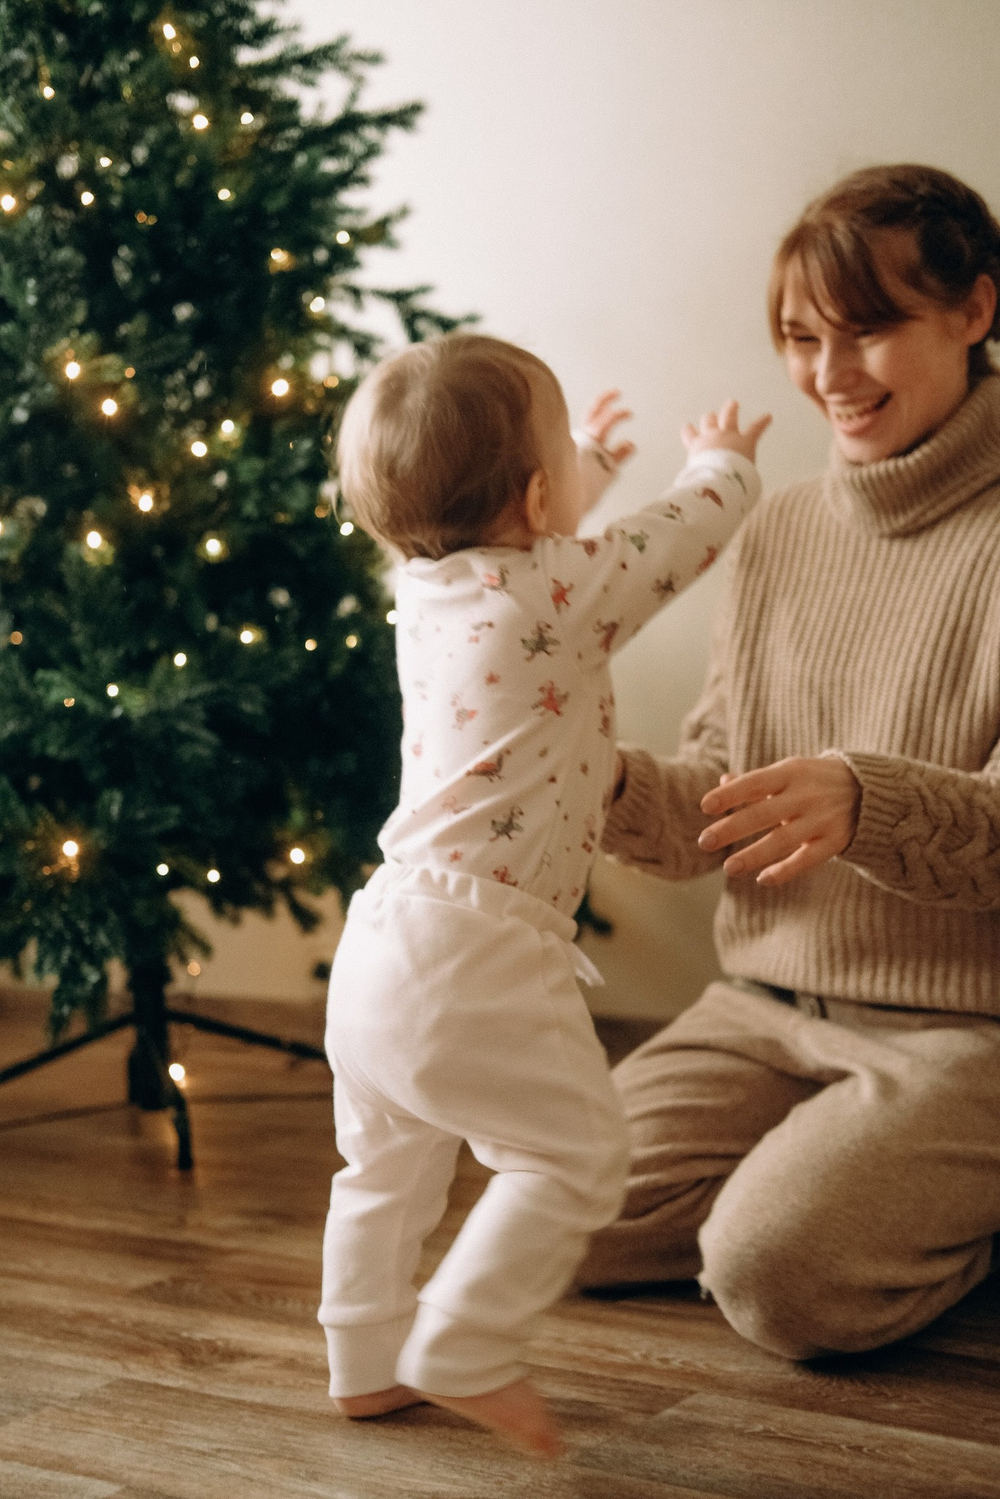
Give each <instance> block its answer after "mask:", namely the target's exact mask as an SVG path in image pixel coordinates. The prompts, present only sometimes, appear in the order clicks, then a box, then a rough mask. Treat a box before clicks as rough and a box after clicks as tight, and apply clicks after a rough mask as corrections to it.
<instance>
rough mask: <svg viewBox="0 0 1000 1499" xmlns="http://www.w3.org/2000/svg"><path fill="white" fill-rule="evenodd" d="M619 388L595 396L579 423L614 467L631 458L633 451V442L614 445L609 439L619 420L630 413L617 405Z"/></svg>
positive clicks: (627, 417) (626, 417)
mask: <svg viewBox="0 0 1000 1499" xmlns="http://www.w3.org/2000/svg"><path fill="white" fill-rule="evenodd" d="M620 396H621V391H620V390H606V391H604V392H603V393H602V394H601V395H599V396H598V397H597V400H596V401H595V402H594V404H593V405H592V406H591V408H590V410H589V411H588V412H587V415H586V416H585V417H584V419H583V422H582V423H581V431H583V432H585V433H586V435H587V436H588V437H589V438H590V440H591V442H593V443H596V444H597V446H598V447H599V448H600V449H601V450H602V451H603V452H604V453H606V454H607V455H608V457H609V458H610V459H611V460H612V461H613V463H614V464H615V466H616V467H618V466H619V465H620V464H622V463H624V462H625V460H626V459H627V458H631V456H632V454H633V453H634V452H635V443H634V442H619V443H617V444H616V445H615V446H614V447H612V446H611V440H612V436H613V433H614V429H615V427H617V426H618V423H619V422H624V421H627V420H628V419H629V417H630V416H631V415H632V413H631V411H626V410H624V409H623V408H622V407H621V406H619V405H618V400H619V397H620Z"/></svg>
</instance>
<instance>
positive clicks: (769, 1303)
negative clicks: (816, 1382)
mask: <svg viewBox="0 0 1000 1499" xmlns="http://www.w3.org/2000/svg"><path fill="white" fill-rule="evenodd" d="M726 1207H727V1204H726V1202H725V1200H724V1198H723V1199H722V1200H721V1201H719V1202H717V1203H716V1206H715V1208H714V1209H713V1211H712V1213H710V1214H709V1217H708V1218H707V1220H706V1221H705V1223H704V1224H703V1225H702V1229H701V1233H700V1234H699V1240H698V1242H699V1247H700V1249H701V1256H702V1272H701V1275H700V1276H699V1280H700V1282H701V1285H702V1286H703V1288H704V1289H705V1290H707V1291H709V1292H710V1293H711V1295H712V1297H713V1299H714V1300H715V1302H716V1304H717V1305H718V1307H719V1308H720V1310H721V1311H722V1313H723V1315H724V1316H725V1318H726V1320H727V1321H728V1322H729V1323H730V1325H731V1326H732V1327H733V1328H735V1330H736V1331H737V1332H738V1333H740V1334H741V1336H742V1337H745V1338H746V1339H747V1340H748V1341H749V1342H751V1343H755V1344H756V1345H757V1346H758V1347H760V1348H766V1349H767V1350H768V1351H769V1352H771V1353H777V1354H780V1355H781V1356H782V1357H783V1358H788V1359H795V1360H803V1359H810V1358H817V1357H819V1356H821V1355H824V1354H834V1353H860V1352H863V1351H865V1350H867V1349H871V1348H878V1347H881V1346H882V1345H883V1344H885V1343H889V1342H892V1341H894V1339H895V1338H896V1337H899V1336H902V1333H901V1332H899V1331H896V1330H895V1327H896V1323H897V1321H898V1318H899V1317H900V1315H904V1316H905V1311H904V1307H903V1306H902V1304H901V1298H899V1297H898V1296H897V1295H895V1294H894V1293H893V1292H892V1291H890V1290H889V1289H888V1288H886V1289H885V1290H883V1291H880V1290H879V1289H877V1276H876V1277H874V1280H875V1284H871V1283H869V1282H870V1281H871V1279H872V1277H868V1276H866V1275H865V1274H864V1273H863V1271H860V1273H859V1270H860V1267H859V1265H858V1264H856V1263H854V1262H853V1261H852V1257H851V1254H850V1249H849V1246H845V1245H844V1244H841V1243H840V1242H839V1241H838V1239H837V1235H836V1234H835V1233H833V1232H832V1225H831V1224H828V1225H827V1226H826V1231H824V1230H823V1229H822V1228H821V1227H820V1226H819V1225H817V1224H816V1223H813V1222H811V1221H810V1222H807V1221H806V1220H805V1218H796V1216H795V1215H793V1214H784V1215H779V1214H777V1213H776V1214H773V1215H769V1214H768V1213H767V1209H766V1205H765V1204H759V1205H758V1207H759V1209H760V1211H758V1212H756V1213H753V1214H747V1213H746V1212H745V1211H744V1213H743V1214H742V1215H739V1216H737V1215H732V1214H730V1213H728V1212H727V1211H726ZM861 1253H862V1257H863V1251H861ZM902 1299H903V1300H905V1298H902Z"/></svg>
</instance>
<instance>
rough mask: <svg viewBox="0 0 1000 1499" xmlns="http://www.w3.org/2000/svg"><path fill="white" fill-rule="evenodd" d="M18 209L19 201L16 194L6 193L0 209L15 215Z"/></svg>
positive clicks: (0, 203) (0, 199)
mask: <svg viewBox="0 0 1000 1499" xmlns="http://www.w3.org/2000/svg"><path fill="white" fill-rule="evenodd" d="M16 207H17V199H16V198H15V197H14V194H13V193H4V195H3V197H2V198H0V208H2V209H3V211H4V213H13V212H14V209H15V208H16Z"/></svg>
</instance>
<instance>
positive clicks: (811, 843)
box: [581, 166, 1000, 1358]
mask: <svg viewBox="0 0 1000 1499" xmlns="http://www.w3.org/2000/svg"><path fill="white" fill-rule="evenodd" d="M998 287H1000V226H998V225H997V222H996V220H995V219H994V218H993V217H992V215H991V214H990V212H989V210H988V209H987V207H986V205H985V204H984V203H983V201H982V199H980V198H979V197H978V196H977V195H976V194H975V193H973V192H972V191H971V190H970V189H969V188H967V187H965V186H964V185H963V184H962V183H960V182H958V181H956V180H955V179H954V178H953V177H950V176H949V175H948V174H946V173H944V172H939V171H936V170H933V169H931V168H926V167H914V166H901V167H883V168H874V169H871V170H868V171H863V172H859V173H856V174H854V175H853V176H851V177H849V178H847V179H846V180H845V181H844V182H842V183H840V184H838V185H837V186H836V187H835V188H833V189H832V190H831V191H830V192H829V193H827V194H825V195H824V196H823V197H822V198H820V199H819V200H817V201H816V202H815V203H813V204H812V205H810V207H809V208H808V209H807V210H806V212H805V214H804V215H803V218H802V219H801V220H800V222H799V223H798V224H797V225H796V226H795V228H794V229H793V230H792V231H791V233H790V234H789V235H788V236H787V237H786V239H785V241H784V242H783V244H782V246H781V248H780V249H779V252H778V255H777V259H776V262H775V268H774V274H773V279H772V287H771V298H770V306H771V321H772V331H773V334H774V338H775V342H776V344H777V345H778V347H779V349H780V350H781V351H782V352H783V353H784V355H785V359H786V361H787V364H788V369H789V373H790V374H791V377H792V380H793V381H794V383H795V384H796V385H797V386H798V387H799V389H800V390H802V391H803V393H804V394H805V395H807V396H808V397H809V398H810V399H811V400H812V401H814V402H815V403H816V404H817V405H818V406H819V407H820V409H821V410H822V411H823V413H824V415H825V416H826V417H827V418H828V420H829V421H830V424H831V426H832V429H833V437H834V443H833V453H832V458H831V463H830V466H829V468H828V469H827V471H826V473H825V474H823V475H822V476H821V477H820V478H817V479H815V480H812V481H810V482H808V483H804V484H799V485H796V486H794V487H792V488H791V489H789V490H786V491H785V492H783V493H779V494H777V495H774V496H773V497H772V498H771V499H770V500H768V501H767V502H765V503H764V504H763V505H761V506H760V507H758V510H757V511H756V512H755V514H754V515H752V516H751V517H750V519H749V520H748V521H747V522H746V524H745V526H744V527H743V529H742V531H741V533H740V535H739V537H738V538H737V541H736V543H735V544H734V545H735V547H736V549H737V555H736V559H735V577H734V586H733V590H732V599H731V606H730V609H729V612H728V616H727V619H726V621H725V622H724V629H723V632H722V634H721V636H720V640H719V643H718V645H717V648H716V651H715V654H714V659H713V664H712V667H711V670H710V673H709V680H708V683H707V685H706V688H705V692H704V695H703V697H702V699H701V701H700V703H699V704H698V706H697V707H696V708H695V710H694V712H693V713H692V714H691V715H690V717H689V718H688V720H687V722H686V724H685V728H684V735H683V742H682V745H681V749H680V752H679V755H678V756H677V758H675V759H672V760H666V761H655V760H653V759H652V758H651V757H650V756H649V755H647V754H644V753H643V752H642V751H639V750H632V751H630V752H626V753H625V755H624V761H623V773H622V777H621V779H620V781H619V786H618V791H619V795H618V798H617V801H616V803H615V805H614V807H613V809H612V813H611V816H610V819H609V821H608V825H607V831H606V833H605V838H604V846H605V848H606V849H607V850H608V851H609V852H610V853H612V854H614V855H615V856H616V857H617V858H619V859H621V860H623V861H624V862H626V863H631V864H636V865H639V866H641V867H642V868H645V869H648V870H651V871H652V872H654V873H656V874H659V875H661V876H663V877H664V878H670V879H679V878H687V877H690V876H692V875H697V874H701V873H703V872H705V871H706V870H708V869H711V868H714V867H716V866H717V865H718V864H719V863H720V862H723V861H724V862H723V867H724V869H725V871H726V874H727V875H728V877H729V878H728V881H727V886H726V892H725V894H724V896H723V899H722V903H721V905H720V908H719V912H718V916H717V923H716V936H717V941H718V947H719V953H720V957H721V961H722V966H723V969H724V970H725V971H726V972H727V974H730V975H732V977H731V978H729V979H727V981H726V982H723V983H717V984H712V985H711V986H710V987H709V988H708V990H707V991H706V992H705V994H704V995H703V996H702V998H701V999H700V1000H699V1001H698V1002H697V1003H696V1004H695V1005H694V1006H693V1007H692V1008H691V1009H690V1010H688V1011H686V1012H685V1013H684V1014H683V1015H682V1016H681V1017H680V1018H679V1019H678V1020H677V1021H675V1022H674V1024H673V1025H671V1026H669V1027H668V1028H667V1029H666V1030H665V1031H662V1032H661V1033H660V1034H659V1035H658V1036H655V1037H654V1038H653V1039H652V1040H651V1041H650V1042H648V1043H647V1044H646V1045H645V1046H643V1047H642V1048H640V1049H639V1050H638V1051H637V1052H636V1053H634V1054H633V1055H632V1056H631V1057H630V1058H628V1059H627V1060H626V1061H625V1062H624V1063H623V1064H622V1066H621V1067H620V1068H619V1069H618V1071H617V1074H616V1078H617V1082H618V1086H619V1088H620V1091H621V1094H622V1097H623V1099H624V1103H625V1108H626V1112H627V1115H628V1118H629V1121H630V1128H631V1131H632V1153H633V1154H632V1175H631V1182H630V1189H629V1196H628V1201H627V1204H626V1207H625V1209H624V1215H623V1217H622V1218H621V1219H620V1220H619V1222H618V1223H616V1224H614V1225H612V1227H611V1228H609V1229H605V1230H603V1231H602V1232H601V1233H600V1234H598V1235H597V1236H596V1238H595V1240H594V1242H593V1246H592V1250H591V1253H590V1256H589V1258H588V1261H587V1263H586V1265H585V1267H584V1271H583V1274H582V1277H581V1280H582V1283H583V1284H584V1285H598V1284H607V1283H611V1282H625V1281H641V1280H665V1279H675V1278H684V1277H689V1276H692V1275H698V1276H699V1278H700V1280H701V1282H702V1285H703V1286H704V1287H705V1288H706V1290H707V1291H708V1292H710V1293H711V1294H712V1295H713V1296H714V1298H715V1300H716V1301H717V1302H718V1304H719V1306H720V1307H721V1309H722V1311H723V1312H724V1314H725V1315H726V1317H727V1318H728V1319H729V1321H730V1322H731V1323H732V1325H733V1326H734V1327H735V1328H736V1329H737V1330H738V1331H739V1332H741V1333H742V1334H743V1335H744V1336H746V1337H748V1338H750V1339H752V1340H753V1341H754V1342H756V1343H758V1344H760V1345H761V1346H763V1347H765V1348H769V1349H772V1350H774V1351H775V1352H777V1353H780V1354H784V1355H786V1356H787V1357H790V1358H808V1357H812V1356H814V1355H817V1354H821V1353H828V1352H833V1351H845V1352H846V1351H852V1350H860V1349H865V1348H872V1347H876V1346H879V1345H881V1344H883V1343H887V1342H890V1341H892V1340H894V1339H896V1338H899V1337H902V1336H904V1335H906V1334H907V1333H911V1332H913V1331H915V1330H916V1329H917V1328H920V1327H922V1326H924V1325H925V1324H926V1323H928V1322H929V1321H931V1320H932V1319H933V1318H934V1317H936V1316H937V1315H938V1314H939V1313H941V1312H942V1311H944V1310H945V1308H946V1307H948V1306H950V1305H952V1304H953V1303H954V1302H956V1301H957V1300H958V1299H959V1298H960V1297H961V1296H962V1295H964V1294H965V1292H966V1291H968V1290H969V1289H970V1287H972V1286H974V1285H975V1284H976V1283H977V1282H978V1281H980V1280H982V1279H983V1277H984V1276H985V1275H986V1274H987V1273H988V1271H989V1268H990V1261H991V1252H992V1246H993V1235H994V1234H995V1233H997V1232H998V1231H1000V1127H998V1122H1000V1023H998V1022H1000V376H998V375H997V373H995V372H994V371H993V369H992V367H991V365H990V363H989V360H988V357H987V353H986V340H987V339H988V338H990V337H996V336H997V335H998V333H1000V318H998V316H997V291H998Z"/></svg>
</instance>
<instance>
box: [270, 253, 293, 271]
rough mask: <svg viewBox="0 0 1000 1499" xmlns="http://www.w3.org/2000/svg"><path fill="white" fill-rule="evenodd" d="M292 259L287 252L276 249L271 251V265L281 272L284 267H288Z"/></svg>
mask: <svg viewBox="0 0 1000 1499" xmlns="http://www.w3.org/2000/svg"><path fill="white" fill-rule="evenodd" d="M291 258H292V257H291V256H290V255H289V253H288V251H287V250H280V249H277V248H276V249H274V250H272V251H271V263H272V267H273V268H274V269H275V270H281V268H282V267H283V266H286V265H288V263H289V261H290V260H291Z"/></svg>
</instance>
